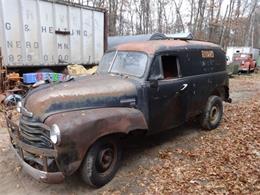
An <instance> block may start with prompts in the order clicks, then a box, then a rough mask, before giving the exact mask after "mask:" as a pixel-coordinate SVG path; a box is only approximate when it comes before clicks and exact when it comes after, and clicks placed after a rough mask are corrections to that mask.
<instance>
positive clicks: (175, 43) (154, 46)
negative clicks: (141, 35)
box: [114, 40, 221, 54]
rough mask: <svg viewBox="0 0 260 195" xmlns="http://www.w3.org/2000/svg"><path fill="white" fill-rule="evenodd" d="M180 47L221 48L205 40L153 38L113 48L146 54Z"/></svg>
mask: <svg viewBox="0 0 260 195" xmlns="http://www.w3.org/2000/svg"><path fill="white" fill-rule="evenodd" d="M180 47H184V48H187V49H188V48H191V47H192V48H201V49H209V48H221V47H220V46H219V45H216V44H214V43H210V42H205V41H194V40H153V41H142V42H131V43H125V44H120V45H118V46H116V47H115V48H114V49H116V50H121V51H122V50H123V51H140V52H145V53H148V54H155V53H156V52H160V51H167V50H174V49H177V48H180Z"/></svg>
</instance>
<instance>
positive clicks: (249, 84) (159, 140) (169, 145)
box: [0, 74, 260, 194]
mask: <svg viewBox="0 0 260 195" xmlns="http://www.w3.org/2000/svg"><path fill="white" fill-rule="evenodd" d="M230 90H231V98H232V99H233V103H232V104H225V106H224V107H225V115H224V119H223V121H222V124H221V126H220V127H219V128H217V129H216V130H213V131H210V132H205V131H201V130H200V127H199V126H198V125H197V124H194V123H189V124H185V125H184V126H182V127H180V128H177V129H174V130H170V131H166V132H162V133H160V134H157V135H155V136H150V137H145V138H140V139H139V140H133V139H129V140H126V142H127V143H126V144H125V149H124V154H125V155H124V158H123V163H122V167H121V169H120V170H119V172H118V173H117V175H116V177H115V178H114V179H113V180H112V181H111V182H110V183H109V184H107V185H106V186H104V187H103V188H100V189H92V188H89V187H88V186H86V185H84V183H83V182H82V181H81V180H80V178H79V176H78V175H77V174H75V175H73V176H72V177H69V178H66V181H65V182H64V183H62V184H57V185H48V184H44V183H40V182H37V181H35V180H34V179H32V178H31V177H30V176H28V175H27V174H26V173H24V172H23V170H22V169H21V167H20V166H19V164H18V163H17V160H16V157H15V155H14V153H13V152H12V151H11V149H10V146H9V137H8V133H7V130H6V128H5V125H4V119H3V116H2V114H1V118H0V122H1V124H0V126H1V129H0V174H1V178H0V194H112V193H113V194H139V193H140V194H171V193H178V194H179V193H180V194H188V193H189V194H194V193H195V194H208V193H215V194H219V193H220V194H228V193H234V194H237V193H238V194H240V193H246V194H260V170H259V168H260V163H259V161H260V159H259V158H260V138H259V133H260V132H259V131H260V120H258V118H259V119H260V109H259V108H260V74H252V75H241V76H235V77H234V78H231V79H230ZM251 105H252V106H251ZM251 114H252V115H251ZM244 117H245V119H243V118H244ZM257 117H258V118H257ZM242 136H244V137H242Z"/></svg>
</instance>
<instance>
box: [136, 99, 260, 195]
mask: <svg viewBox="0 0 260 195" xmlns="http://www.w3.org/2000/svg"><path fill="white" fill-rule="evenodd" d="M196 142H197V143H196V144H195V145H198V147H196V148H195V149H191V150H187V149H184V148H178V149H176V150H173V151H172V150H171V149H170V148H168V149H165V150H161V151H159V153H158V157H159V159H160V162H159V164H157V165H155V166H152V167H149V168H147V170H146V172H149V175H148V176H147V178H142V179H141V181H139V183H141V184H142V185H141V186H142V187H145V191H146V194H158V193H159V194H172V193H181V194H182V193H184V194H186V193H198V194H208V193H215V194H219V193H221V194H222V193H224V194H229V193H231V194H241V193H242V194H259V193H260V98H259V96H256V97H254V98H251V99H249V100H247V101H243V102H242V101H241V102H239V103H237V104H226V105H225V116H224V119H223V122H222V124H221V126H220V127H219V128H218V129H216V130H213V131H211V132H207V133H206V134H204V135H203V136H202V137H200V138H198V139H197V140H196ZM176 157H178V158H176ZM139 169H140V168H139Z"/></svg>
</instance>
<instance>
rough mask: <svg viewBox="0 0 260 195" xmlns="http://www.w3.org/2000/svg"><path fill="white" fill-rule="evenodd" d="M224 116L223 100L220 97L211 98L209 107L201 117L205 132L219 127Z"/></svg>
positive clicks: (208, 103)
mask: <svg viewBox="0 0 260 195" xmlns="http://www.w3.org/2000/svg"><path fill="white" fill-rule="evenodd" d="M222 115H223V103H222V99H221V98H220V97H218V96H215V95H214V96H210V97H209V99H208V102H207V105H206V107H205V109H204V111H203V113H202V115H201V120H200V121H201V126H202V128H203V129H204V130H212V129H215V128H217V127H218V126H219V124H220V122H221V119H222Z"/></svg>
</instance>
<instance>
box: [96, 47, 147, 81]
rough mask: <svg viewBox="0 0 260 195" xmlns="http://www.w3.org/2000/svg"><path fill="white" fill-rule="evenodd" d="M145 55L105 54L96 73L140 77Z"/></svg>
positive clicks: (123, 52)
mask: <svg viewBox="0 0 260 195" xmlns="http://www.w3.org/2000/svg"><path fill="white" fill-rule="evenodd" d="M146 64H147V55H146V54H144V53H141V52H128V51H113V52H108V53H106V54H105V55H104V56H103V58H102V60H101V62H100V64H99V67H98V73H115V74H123V75H131V76H135V77H142V76H143V74H144V72H145V69H146Z"/></svg>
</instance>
